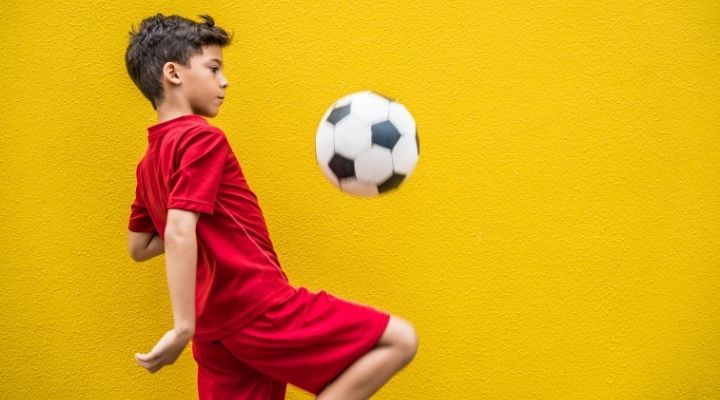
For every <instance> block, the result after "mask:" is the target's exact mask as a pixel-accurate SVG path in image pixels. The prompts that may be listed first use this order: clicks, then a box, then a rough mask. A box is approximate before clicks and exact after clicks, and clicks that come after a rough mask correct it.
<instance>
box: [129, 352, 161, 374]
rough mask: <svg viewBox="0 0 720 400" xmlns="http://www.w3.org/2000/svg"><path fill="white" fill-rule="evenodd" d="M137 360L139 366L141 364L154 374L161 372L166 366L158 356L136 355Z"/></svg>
mask: <svg viewBox="0 0 720 400" xmlns="http://www.w3.org/2000/svg"><path fill="white" fill-rule="evenodd" d="M135 360H137V362H138V364H140V365H141V366H142V367H143V368H145V369H147V370H148V371H150V373H153V374H154V373H155V372H157V371H159V370H160V368H162V367H163V365H164V364H163V363H161V362H160V356H159V355H158V354H155V355H152V354H140V353H135Z"/></svg>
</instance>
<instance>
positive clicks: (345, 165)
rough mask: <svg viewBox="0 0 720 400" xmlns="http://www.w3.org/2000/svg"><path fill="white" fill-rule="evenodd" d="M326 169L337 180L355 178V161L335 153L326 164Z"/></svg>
mask: <svg viewBox="0 0 720 400" xmlns="http://www.w3.org/2000/svg"><path fill="white" fill-rule="evenodd" d="M328 167H330V169H331V170H332V172H333V173H335V176H336V177H337V178H338V179H343V178H352V177H353V176H355V161H353V160H350V159H349V158H345V157H343V156H341V155H340V154H337V153H335V154H334V155H333V157H332V159H330V161H329V162H328Z"/></svg>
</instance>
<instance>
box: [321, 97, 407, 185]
mask: <svg viewBox="0 0 720 400" xmlns="http://www.w3.org/2000/svg"><path fill="white" fill-rule="evenodd" d="M315 152H316V156H317V161H318V164H319V165H320V169H321V170H322V172H323V174H324V175H325V177H326V178H327V179H328V180H329V181H330V182H331V183H332V184H333V185H335V186H336V187H338V188H339V189H340V190H342V191H343V192H346V193H350V194H353V195H357V196H363V197H372V196H378V195H380V194H383V193H386V192H389V191H391V190H394V189H396V188H397V187H398V186H400V184H401V183H403V182H404V181H405V180H407V179H408V177H409V176H410V174H411V173H412V172H413V170H414V169H415V166H416V165H417V162H418V158H419V155H420V142H419V139H418V134H417V127H416V126H415V119H414V118H413V117H412V115H411V114H410V112H409V111H408V110H407V108H405V106H403V105H402V104H400V103H398V102H397V101H395V100H393V99H390V98H388V97H386V96H383V95H381V94H379V93H376V92H373V91H370V90H366V91H362V92H355V93H351V94H349V95H347V96H344V97H342V98H340V99H339V100H337V101H336V102H335V103H333V105H332V106H330V108H329V109H328V110H327V112H325V115H323V117H322V120H321V121H320V125H319V126H318V129H317V136H316V138H315Z"/></svg>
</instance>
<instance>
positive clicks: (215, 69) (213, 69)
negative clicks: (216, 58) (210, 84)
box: [210, 67, 220, 72]
mask: <svg viewBox="0 0 720 400" xmlns="http://www.w3.org/2000/svg"><path fill="white" fill-rule="evenodd" d="M210 69H211V70H212V71H213V72H215V71H217V70H219V69H220V68H218V67H210Z"/></svg>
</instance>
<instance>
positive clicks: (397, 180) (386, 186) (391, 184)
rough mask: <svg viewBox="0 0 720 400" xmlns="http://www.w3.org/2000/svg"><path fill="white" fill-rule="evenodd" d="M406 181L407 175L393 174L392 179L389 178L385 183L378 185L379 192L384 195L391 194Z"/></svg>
mask: <svg viewBox="0 0 720 400" xmlns="http://www.w3.org/2000/svg"><path fill="white" fill-rule="evenodd" d="M404 179H405V175H401V174H395V173H394V174H393V175H392V176H391V177H389V178H388V179H387V180H386V181H385V182H383V183H381V184H379V185H378V192H379V193H384V192H389V191H391V190H393V189H396V188H397V187H398V186H400V184H401V183H402V181H403V180H404Z"/></svg>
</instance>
